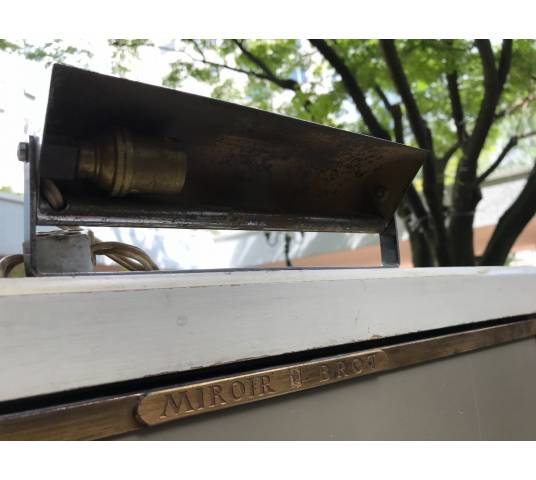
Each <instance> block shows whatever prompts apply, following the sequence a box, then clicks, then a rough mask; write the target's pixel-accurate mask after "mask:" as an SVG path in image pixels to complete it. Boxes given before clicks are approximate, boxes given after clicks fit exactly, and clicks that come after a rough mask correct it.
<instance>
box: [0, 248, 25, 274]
mask: <svg viewBox="0 0 536 480" xmlns="http://www.w3.org/2000/svg"><path fill="white" fill-rule="evenodd" d="M21 263H24V257H23V256H22V255H21V254H20V253H17V254H15V255H8V256H7V257H4V258H2V259H1V260H0V277H3V278H6V277H9V274H10V273H11V271H12V270H13V269H14V268H15V267H16V266H17V265H20V264H21Z"/></svg>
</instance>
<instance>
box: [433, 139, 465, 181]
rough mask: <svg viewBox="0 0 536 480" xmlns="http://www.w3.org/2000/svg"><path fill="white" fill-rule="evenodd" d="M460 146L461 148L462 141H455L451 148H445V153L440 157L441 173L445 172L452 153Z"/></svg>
mask: <svg viewBox="0 0 536 480" xmlns="http://www.w3.org/2000/svg"><path fill="white" fill-rule="evenodd" d="M458 148H460V142H455V143H453V144H452V145H451V146H450V147H449V148H447V150H445V153H444V154H443V155H442V156H441V157H440V158H439V159H438V162H437V163H438V167H439V168H438V170H439V171H440V172H441V174H443V173H444V172H445V169H446V168H447V165H448V163H449V160H450V159H451V158H452V155H454V154H455V153H456V150H458Z"/></svg>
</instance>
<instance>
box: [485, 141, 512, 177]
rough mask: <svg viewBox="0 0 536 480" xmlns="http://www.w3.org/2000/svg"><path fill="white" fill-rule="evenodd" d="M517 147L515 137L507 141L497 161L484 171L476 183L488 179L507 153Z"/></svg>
mask: <svg viewBox="0 0 536 480" xmlns="http://www.w3.org/2000/svg"><path fill="white" fill-rule="evenodd" d="M516 145H517V137H515V136H514V137H512V138H510V140H508V143H507V144H506V145H505V146H504V148H503V149H502V151H501V153H500V154H499V156H498V157H497V159H496V160H495V161H494V162H493V163H492V164H491V165H490V166H489V167H488V168H487V169H486V171H485V172H484V173H483V174H482V175H480V176H479V177H478V178H477V183H482V182H483V181H484V180H486V178H488V177H489V176H490V175H491V174H492V173H493V172H494V171H495V169H496V168H497V167H498V166H499V165H500V164H501V162H502V161H503V160H504V158H505V157H506V155H508V152H509V151H510V150H512V148H514V147H515V146H516Z"/></svg>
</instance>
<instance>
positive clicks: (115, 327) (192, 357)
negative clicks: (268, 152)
mask: <svg viewBox="0 0 536 480" xmlns="http://www.w3.org/2000/svg"><path fill="white" fill-rule="evenodd" d="M533 313H536V268H507V267H497V268H441V269H439V268H429V269H408V270H404V269H326V270H291V271H235V272H212V273H201V272H200V273H183V274H165V273H161V274H146V275H145V274H143V275H106V276H91V277H48V278H21V279H1V280H0V401H2V400H10V399H15V398H23V397H29V396H34V395H40V394H46V393H51V392H58V391H64V390H70V389H75V388H80V387H89V386H95V385H100V384H106V383H112V382H118V381H124V380H131V379H136V378H141V377H145V376H149V375H157V374H163V373H169V372H179V371H187V370H190V369H194V368H198V367H207V366H213V365H217V364H223V363H229V362H234V361H239V360H244V359H251V358H259V357H266V356H270V355H277V354H283V353H290V352H297V351H304V350H308V349H313V348H320V347H327V346H333V345H339V344H345V343H350V342H357V341H363V340H369V339H373V338H378V337H388V336H393V335H399V334H404V333H412V332H418V331H423V330H431V329H436V328H440V327H447V326H453V325H461V324H467V323H472V322H479V321H484V320H491V319H498V318H504V317H512V316H518V315H524V314H533Z"/></svg>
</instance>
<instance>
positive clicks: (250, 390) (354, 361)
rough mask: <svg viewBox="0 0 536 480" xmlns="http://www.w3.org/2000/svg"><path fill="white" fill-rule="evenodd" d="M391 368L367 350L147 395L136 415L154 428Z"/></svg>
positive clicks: (382, 357)
mask: <svg viewBox="0 0 536 480" xmlns="http://www.w3.org/2000/svg"><path fill="white" fill-rule="evenodd" d="M387 367H388V357H387V354H386V353H385V352H384V351H383V350H369V351H364V352H360V353H353V354H346V355H339V356H336V357H330V358H327V359H324V360H322V361H312V362H304V363H299V364H293V365H289V366H286V367H279V368H273V369H267V370H260V371H257V372H255V373H249V374H243V375H234V376H231V377H225V378H220V379H214V380H210V381H206V382H198V383H192V384H188V385H183V386H180V387H176V388H170V389H167V390H159V391H157V392H152V393H148V394H147V395H146V396H144V397H142V398H141V400H140V402H139V404H138V409H137V417H138V419H139V420H140V421H141V422H143V423H145V424H147V425H156V424H159V423H164V422H168V421H171V420H177V419H180V418H186V417H191V416H194V415H199V414H201V413H207V412H210V411H215V410H221V409H224V408H229V407H234V406H235V405H243V404H245V403H250V402H256V401H258V400H265V399H268V398H272V397H277V396H279V395H285V394H288V393H293V392H297V391H300V390H306V389H308V388H313V387H318V386H322V385H327V384H330V383H334V382H339V381H342V380H347V379H350V378H355V377H361V376H363V375H368V374H371V373H377V372H380V371H382V370H385V369H386V368H387Z"/></svg>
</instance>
